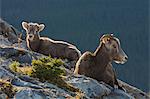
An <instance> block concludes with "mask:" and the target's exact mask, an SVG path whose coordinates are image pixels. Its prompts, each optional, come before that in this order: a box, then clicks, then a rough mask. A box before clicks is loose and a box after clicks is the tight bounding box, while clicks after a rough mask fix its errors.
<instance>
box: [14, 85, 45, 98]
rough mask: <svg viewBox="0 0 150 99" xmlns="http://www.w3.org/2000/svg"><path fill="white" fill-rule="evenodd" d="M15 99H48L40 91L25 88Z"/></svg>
mask: <svg viewBox="0 0 150 99" xmlns="http://www.w3.org/2000/svg"><path fill="white" fill-rule="evenodd" d="M14 98H15V99H20V98H21V99H46V95H45V94H44V93H42V92H41V91H40V90H34V89H31V88H25V89H22V90H20V91H18V92H17V93H16V95H15V96H14Z"/></svg>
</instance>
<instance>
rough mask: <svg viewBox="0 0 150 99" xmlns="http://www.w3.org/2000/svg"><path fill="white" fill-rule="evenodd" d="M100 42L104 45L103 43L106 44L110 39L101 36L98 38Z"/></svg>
mask: <svg viewBox="0 0 150 99" xmlns="http://www.w3.org/2000/svg"><path fill="white" fill-rule="evenodd" d="M100 41H101V42H102V43H104V44H105V43H107V42H109V41H110V37H109V36H107V35H103V36H102V37H101V38H100Z"/></svg>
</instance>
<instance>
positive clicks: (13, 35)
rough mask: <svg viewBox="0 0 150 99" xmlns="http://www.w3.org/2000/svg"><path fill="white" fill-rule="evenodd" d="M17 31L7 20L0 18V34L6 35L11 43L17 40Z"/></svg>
mask: <svg viewBox="0 0 150 99" xmlns="http://www.w3.org/2000/svg"><path fill="white" fill-rule="evenodd" d="M17 33H18V31H17V30H16V29H15V28H14V27H13V26H11V25H9V24H8V23H7V22H5V21H4V20H2V19H1V18H0V34H1V35H3V36H4V37H7V38H8V40H9V41H11V42H12V43H16V42H17V41H18V38H17Z"/></svg>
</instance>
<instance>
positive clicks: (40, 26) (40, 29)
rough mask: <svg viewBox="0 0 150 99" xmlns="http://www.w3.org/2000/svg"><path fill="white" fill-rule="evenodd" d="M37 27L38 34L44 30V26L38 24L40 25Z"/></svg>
mask: <svg viewBox="0 0 150 99" xmlns="http://www.w3.org/2000/svg"><path fill="white" fill-rule="evenodd" d="M38 27H39V32H40V31H42V30H43V29H44V27H45V25H44V24H40V25H38Z"/></svg>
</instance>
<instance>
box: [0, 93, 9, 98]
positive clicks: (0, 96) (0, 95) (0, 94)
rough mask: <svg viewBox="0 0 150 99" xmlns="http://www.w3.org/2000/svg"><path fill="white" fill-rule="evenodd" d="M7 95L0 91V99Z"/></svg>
mask: <svg viewBox="0 0 150 99" xmlns="http://www.w3.org/2000/svg"><path fill="white" fill-rule="evenodd" d="M7 97H8V96H7V95H6V94H5V93H0V99H7Z"/></svg>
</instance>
